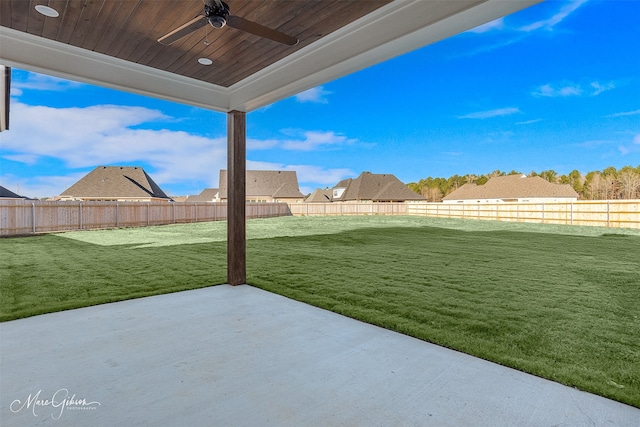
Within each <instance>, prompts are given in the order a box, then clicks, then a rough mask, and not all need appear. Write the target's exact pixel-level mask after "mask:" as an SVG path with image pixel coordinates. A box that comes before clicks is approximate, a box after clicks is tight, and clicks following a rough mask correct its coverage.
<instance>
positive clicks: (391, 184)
mask: <svg viewBox="0 0 640 427" xmlns="http://www.w3.org/2000/svg"><path fill="white" fill-rule="evenodd" d="M345 187H346V190H345V191H344V193H343V194H342V197H340V198H336V199H334V201H348V200H371V201H374V202H390V201H405V200H425V199H424V197H422V196H421V195H420V194H418V193H416V192H414V191H411V190H410V189H409V188H408V187H407V186H406V185H405V184H403V183H402V181H400V180H399V179H398V178H396V177H395V175H392V174H377V173H371V172H362V173H361V174H360V176H359V177H357V178H356V179H346V180H342V181H340V182H339V183H338V185H336V186H335V187H334V188H345Z"/></svg>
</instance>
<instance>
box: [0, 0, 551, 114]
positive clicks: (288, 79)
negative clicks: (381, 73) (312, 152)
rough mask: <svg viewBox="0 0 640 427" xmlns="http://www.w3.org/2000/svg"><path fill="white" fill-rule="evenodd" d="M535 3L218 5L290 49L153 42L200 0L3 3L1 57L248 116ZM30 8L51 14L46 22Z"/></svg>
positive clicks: (224, 42) (198, 8)
mask: <svg viewBox="0 0 640 427" xmlns="http://www.w3.org/2000/svg"><path fill="white" fill-rule="evenodd" d="M540 1H541V0H518V1H505V0H456V1H451V0H429V1H425V0H322V1H312V0H287V1H263V0H226V3H228V5H229V9H230V11H231V14H232V15H235V16H239V17H241V18H245V19H248V20H251V21H255V22H257V23H258V24H261V25H263V26H267V27H269V28H272V29H275V30H278V31H281V32H284V33H286V34H289V35H291V36H293V37H296V38H298V39H299V43H298V44H297V45H295V46H287V45H283V44H279V43H276V42H273V41H271V40H267V39H264V38H261V37H257V36H254V35H252V34H248V33H246V32H243V31H239V30H236V29H234V28H222V29H220V30H214V29H212V28H211V27H210V26H205V27H203V28H201V29H199V30H198V31H196V32H194V33H192V34H191V35H189V36H187V37H184V38H182V39H180V40H178V41H176V42H175V43H173V44H171V45H169V46H166V45H163V44H161V43H159V42H158V41H157V40H158V39H159V38H160V37H162V36H163V35H165V34H167V33H168V32H170V31H171V30H173V29H175V28H177V27H179V26H180V25H181V24H184V23H186V22H188V21H190V20H192V19H193V18H194V17H196V16H198V15H200V14H202V13H203V11H204V6H203V2H202V1H201V0H172V1H168V0H167V1H158V0H118V1H102V0H97V1H85V0H66V1H58V0H55V1H48V2H47V1H36V2H34V1H25V0H2V1H0V45H2V49H0V62H2V63H3V64H5V65H8V66H11V67H16V68H21V69H26V70H30V71H37V72H43V73H46V74H49V75H53V76H56V77H62V78H67V79H71V80H76V81H81V82H85V83H91V84H100V85H104V86H107V87H110V88H114V89H118V90H124V91H129V92H135V93H139V94H143V95H147V96H154V97H158V98H162V99H166V100H170V101H174V102H180V103H186V104H189V105H194V106H198V107H202V108H209V109H213V110H217V111H223V112H229V111H233V110H239V111H253V110H255V109H258V108H260V107H263V106H265V105H269V104H271V103H273V102H276V101H278V100H281V99H284V98H287V97H289V96H291V95H294V94H296V93H298V92H301V91H303V90H306V89H309V88H312V87H315V86H318V85H321V84H324V83H326V82H328V81H332V80H335V79H337V78H339V77H342V76H345V75H347V74H350V73H353V72H355V71H358V70H361V69H364V68H367V67H369V66H371V65H374V64H377V63H379V62H382V61H385V60H387V59H390V58H393V57H395V56H398V55H402V54H404V53H407V52H410V51H412V50H415V49H418V48H420V47H423V46H426V45H428V44H431V43H434V42H437V41H439V40H442V39H445V38H447V37H450V36H453V35H456V34H458V33H461V32H463V31H466V30H468V29H470V28H473V27H476V26H478V25H481V24H484V23H486V22H489V21H492V20H494V19H497V18H500V17H502V16H505V15H508V14H510V13H513V12H516V11H518V10H520V9H523V8H525V7H528V6H530V5H532V4H535V3H538V2H540ZM35 4H48V5H49V6H50V7H53V8H55V9H57V11H58V12H59V16H58V17H45V16H43V15H41V14H39V13H38V12H36V10H35V8H34V5H35ZM205 42H206V43H205ZM199 58H207V59H210V60H211V61H212V62H213V63H212V66H204V65H201V64H199V63H198V59H199Z"/></svg>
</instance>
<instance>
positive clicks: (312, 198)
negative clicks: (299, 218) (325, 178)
mask: <svg viewBox="0 0 640 427" xmlns="http://www.w3.org/2000/svg"><path fill="white" fill-rule="evenodd" d="M332 200H333V190H330V189H326V188H325V189H324V190H323V189H322V188H316V189H315V190H313V193H311V194H309V197H307V198H306V199H305V200H304V201H305V202H307V203H329V202H331V201H332Z"/></svg>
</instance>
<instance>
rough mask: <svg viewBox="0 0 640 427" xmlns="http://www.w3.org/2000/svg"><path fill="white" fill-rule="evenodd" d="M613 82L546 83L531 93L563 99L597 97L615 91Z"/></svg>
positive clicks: (537, 95)
mask: <svg viewBox="0 0 640 427" xmlns="http://www.w3.org/2000/svg"><path fill="white" fill-rule="evenodd" d="M615 87H616V85H615V83H614V82H608V83H600V82H597V81H594V82H590V83H588V84H579V83H573V82H563V83H558V84H551V83H547V84H544V85H542V86H540V87H538V88H537V89H535V90H534V91H533V92H532V95H533V96H536V97H547V98H565V97H569V96H582V95H587V96H598V95H600V94H601V93H602V92H606V91H608V90H612V89H615Z"/></svg>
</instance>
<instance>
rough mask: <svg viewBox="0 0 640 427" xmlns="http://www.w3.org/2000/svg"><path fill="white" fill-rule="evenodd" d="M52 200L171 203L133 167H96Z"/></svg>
mask: <svg viewBox="0 0 640 427" xmlns="http://www.w3.org/2000/svg"><path fill="white" fill-rule="evenodd" d="M54 200H94V201H108V200H115V201H127V202H130V201H134V202H152V201H167V202H168V201H171V198H170V197H169V196H167V195H166V194H165V192H164V191H162V189H161V188H160V187H159V186H158V184H156V183H155V182H154V181H153V179H151V177H150V176H149V175H147V173H146V172H145V171H144V170H143V169H142V168H141V167H137V166H98V167H97V168H95V169H94V170H92V171H91V172H89V173H88V174H87V175H85V176H84V177H83V178H82V179H80V180H79V181H78V182H76V183H75V184H73V185H72V186H71V187H69V188H68V189H66V190H65V191H63V192H62V194H60V195H59V196H56V197H54Z"/></svg>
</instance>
